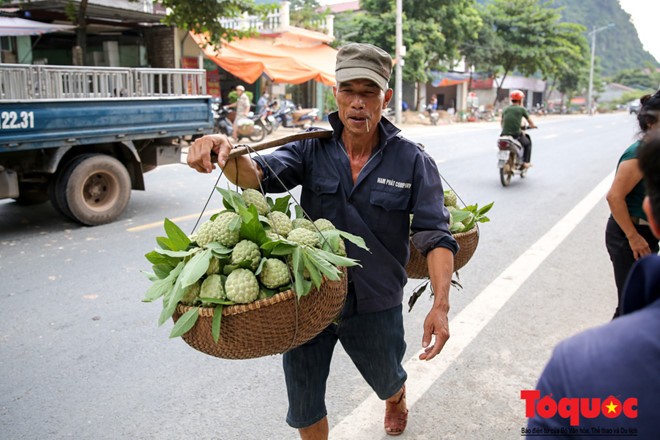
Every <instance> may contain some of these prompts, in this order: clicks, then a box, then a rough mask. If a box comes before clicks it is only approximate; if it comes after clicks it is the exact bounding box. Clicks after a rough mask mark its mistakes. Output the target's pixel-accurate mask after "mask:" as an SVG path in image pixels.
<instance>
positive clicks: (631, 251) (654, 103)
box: [605, 91, 660, 318]
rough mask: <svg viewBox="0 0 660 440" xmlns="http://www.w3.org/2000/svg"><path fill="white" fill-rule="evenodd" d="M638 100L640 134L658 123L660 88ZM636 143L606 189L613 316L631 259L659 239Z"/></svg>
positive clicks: (655, 248) (616, 313)
mask: <svg viewBox="0 0 660 440" xmlns="http://www.w3.org/2000/svg"><path fill="white" fill-rule="evenodd" d="M641 102H642V109H641V111H640V112H639V114H638V115H637V120H638V122H639V128H640V131H641V133H642V135H643V134H644V133H647V132H648V131H649V130H651V129H653V128H654V127H657V126H658V117H659V116H660V91H658V92H656V93H655V95H653V96H651V95H647V96H644V97H642V98H641ZM639 145H640V141H636V142H635V143H633V144H632V145H631V146H630V147H628V148H627V149H626V151H624V153H623V155H622V156H621V158H620V159H619V163H618V165H617V170H616V174H615V176H614V182H612V187H611V188H610V190H609V192H608V193H607V203H608V204H609V206H610V211H611V215H610V217H609V219H608V221H607V227H606V229H605V245H606V246H607V252H608V253H609V255H610V260H612V266H613V267H614V281H615V282H616V288H617V298H618V300H617V307H616V309H615V311H614V318H616V317H617V316H619V314H620V312H621V292H622V291H623V286H624V283H625V280H626V277H627V276H628V272H629V271H630V268H631V267H632V265H633V263H635V261H636V260H637V259H639V258H640V257H643V256H645V255H649V254H652V253H654V254H657V253H658V239H657V238H656V237H654V236H653V232H652V231H651V228H650V227H649V223H648V219H647V217H646V214H645V213H644V210H643V209H642V202H643V200H644V195H645V189H644V188H645V184H644V179H643V178H642V172H641V170H640V169H639V166H638V159H637V152H638V148H639Z"/></svg>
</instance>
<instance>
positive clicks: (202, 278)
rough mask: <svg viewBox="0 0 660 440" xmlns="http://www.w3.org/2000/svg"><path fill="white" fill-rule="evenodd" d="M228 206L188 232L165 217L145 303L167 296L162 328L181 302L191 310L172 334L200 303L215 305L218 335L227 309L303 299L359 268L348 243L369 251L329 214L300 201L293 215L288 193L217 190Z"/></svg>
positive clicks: (191, 320)
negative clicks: (282, 296) (277, 298)
mask: <svg viewBox="0 0 660 440" xmlns="http://www.w3.org/2000/svg"><path fill="white" fill-rule="evenodd" d="M216 189H217V190H218V191H219V192H220V193H221V194H222V198H223V205H224V210H222V211H221V212H219V213H217V214H214V215H213V216H211V218H210V219H209V220H208V221H206V222H204V223H202V224H201V225H200V227H199V228H198V229H197V231H196V232H195V233H194V234H192V235H190V236H188V235H186V234H185V233H184V232H183V231H182V230H181V229H180V228H179V227H178V226H177V225H175V224H174V223H173V222H172V221H170V220H169V219H165V222H164V229H165V233H166V235H167V236H166V237H157V238H156V242H157V243H158V245H159V248H157V249H155V250H153V251H151V252H149V253H148V254H146V255H145V256H146V258H147V260H148V261H149V262H150V263H151V264H152V269H153V272H151V273H148V274H147V275H148V277H149V279H150V280H151V281H152V283H153V284H152V285H151V287H150V288H149V289H148V290H147V292H146V294H145V298H144V301H145V302H152V301H155V300H157V299H158V298H162V300H163V310H162V312H161V315H160V318H159V324H160V325H162V324H163V323H164V322H165V321H167V320H168V319H170V318H171V317H172V315H173V314H174V312H175V310H176V307H177V305H178V304H180V303H181V304H184V305H187V306H190V309H189V310H188V311H187V312H186V313H184V315H183V316H181V318H180V319H179V320H178V321H177V322H176V324H175V326H174V328H173V329H172V333H171V334H170V337H178V336H181V335H183V334H185V333H186V332H187V331H188V330H190V329H191V328H192V327H193V326H194V325H195V322H196V321H197V318H198V317H199V309H200V307H213V308H215V310H214V315H213V316H214V319H213V325H212V332H213V337H214V340H215V341H216V342H217V341H218V338H219V335H220V320H221V316H222V308H223V307H224V306H231V305H236V304H247V303H251V302H253V301H257V300H260V299H265V298H269V297H272V296H273V295H275V294H276V293H278V292H282V291H286V290H290V289H293V291H294V292H295V293H296V295H297V297H298V298H300V297H301V296H304V295H307V294H309V293H310V292H311V291H312V288H313V287H316V288H317V289H318V288H319V287H320V286H321V284H322V283H323V281H324V279H328V280H332V281H337V280H339V279H340V277H341V275H342V271H341V269H340V267H342V266H344V267H349V266H355V265H359V264H358V262H357V261H356V260H354V259H351V258H348V257H347V256H346V247H345V243H344V239H345V240H349V241H350V242H351V243H353V244H355V245H356V246H359V247H361V248H363V249H366V246H365V243H364V240H363V239H362V238H360V237H356V236H354V235H352V234H349V233H347V232H345V231H341V230H338V229H336V228H335V227H334V225H333V224H332V223H331V222H330V221H329V220H327V219H317V220H315V221H311V220H310V219H307V218H305V217H304V213H303V212H302V209H301V208H300V207H299V206H296V208H295V218H293V219H292V218H291V212H290V196H286V197H282V198H279V199H277V200H275V201H273V200H271V199H270V198H266V197H265V196H264V195H263V194H262V193H261V192H259V191H257V190H253V189H246V190H244V191H243V192H242V193H239V192H237V191H232V190H225V189H221V188H216Z"/></svg>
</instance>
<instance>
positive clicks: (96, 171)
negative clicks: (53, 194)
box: [58, 154, 131, 226]
mask: <svg viewBox="0 0 660 440" xmlns="http://www.w3.org/2000/svg"><path fill="white" fill-rule="evenodd" d="M59 186H60V187H61V189H65V190H64V194H63V196H64V200H65V202H66V206H67V207H68V210H69V211H70V212H71V216H72V218H73V219H75V220H76V221H78V222H80V223H82V224H84V225H88V226H94V225H102V224H104V223H110V222H112V221H114V220H116V219H117V217H119V216H120V215H121V213H122V212H124V209H126V205H128V200H129V199H130V196H131V178H130V176H129V175H128V171H127V170H126V168H125V167H124V165H123V164H122V163H121V162H119V161H118V160H117V159H115V158H114V157H110V156H106V155H103V154H95V155H87V156H84V157H81V158H79V159H78V160H75V161H74V162H72V163H71V164H70V165H69V166H68V167H67V168H66V171H65V172H64V174H63V175H62V181H61V182H60V185H59ZM58 192H61V190H60V191H58ZM61 196H62V194H60V197H61Z"/></svg>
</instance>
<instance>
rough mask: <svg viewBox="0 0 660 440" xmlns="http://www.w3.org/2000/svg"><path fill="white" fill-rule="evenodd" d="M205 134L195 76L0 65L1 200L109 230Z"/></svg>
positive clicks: (209, 114) (208, 125)
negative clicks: (157, 173)
mask: <svg viewBox="0 0 660 440" xmlns="http://www.w3.org/2000/svg"><path fill="white" fill-rule="evenodd" d="M211 132H213V111H212V102H211V97H210V96H209V95H207V94H206V82H205V73H204V71H203V70H196V69H151V68H148V69H147V68H109V67H74V66H50V65H21V64H0V199H6V198H11V199H15V200H16V202H17V203H20V204H25V205H30V204H34V203H43V202H46V201H48V200H50V202H51V204H52V205H53V206H54V207H55V209H56V210H57V211H59V212H60V213H61V214H63V215H64V216H66V217H68V218H70V219H71V220H73V221H76V222H79V223H81V224H83V225H89V226H92V225H99V224H104V223H109V222H112V221H114V220H116V219H117V218H118V217H119V216H120V215H121V214H122V212H123V211H124V209H125V208H126V206H127V204H128V201H129V199H130V194H131V190H133V189H135V190H144V189H145V185H144V177H143V175H144V173H146V172H147V171H150V170H153V169H154V168H156V167H157V166H160V165H166V164H172V163H180V161H181V153H182V150H183V149H184V148H185V146H186V145H187V143H186V142H189V141H190V140H193V139H194V138H196V137H198V136H201V135H203V134H206V133H211Z"/></svg>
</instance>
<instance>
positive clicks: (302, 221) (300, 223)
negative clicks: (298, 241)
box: [291, 218, 316, 232]
mask: <svg viewBox="0 0 660 440" xmlns="http://www.w3.org/2000/svg"><path fill="white" fill-rule="evenodd" d="M291 224H292V225H293V229H296V228H305V229H309V230H310V231H314V232H316V228H315V227H314V223H312V221H311V220H307V219H306V218H294V219H293V221H291Z"/></svg>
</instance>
